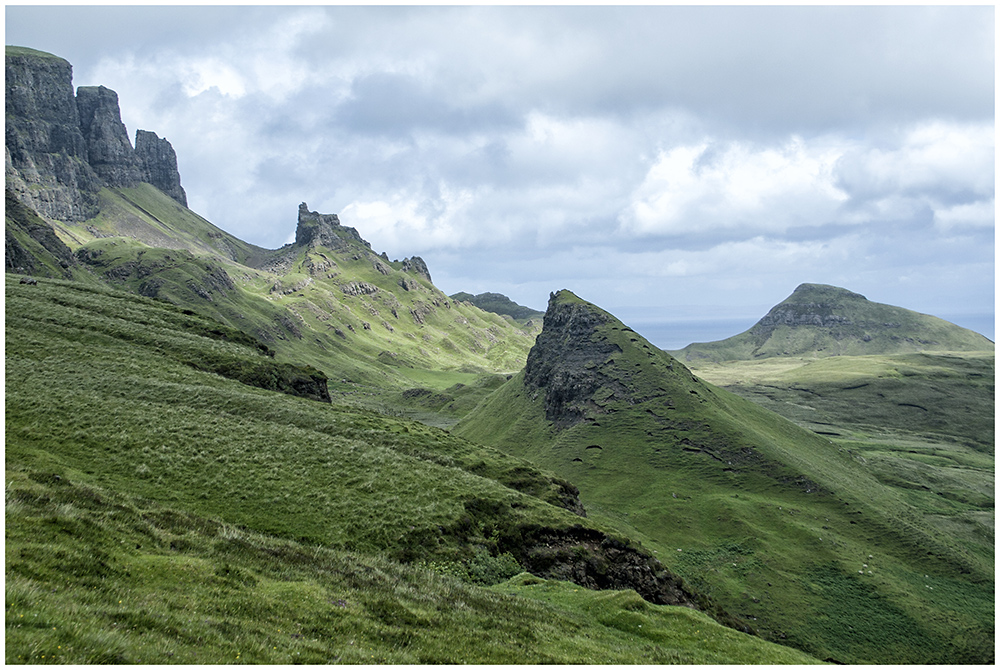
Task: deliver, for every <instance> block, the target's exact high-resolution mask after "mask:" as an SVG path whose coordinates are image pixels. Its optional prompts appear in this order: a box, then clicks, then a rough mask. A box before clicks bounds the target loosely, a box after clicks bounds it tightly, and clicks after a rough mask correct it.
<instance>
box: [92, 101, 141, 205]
mask: <svg viewBox="0 0 1000 670" xmlns="http://www.w3.org/2000/svg"><path fill="white" fill-rule="evenodd" d="M76 108H77V111H78V112H79V115H80V130H81V131H82V132H83V138H84V140H86V142H87V162H88V163H90V167H92V168H93V169H94V172H96V173H97V175H98V176H99V177H100V178H101V179H103V180H104V183H106V184H107V185H108V186H132V185H133V184H135V183H136V182H139V181H141V179H140V177H141V172H140V169H139V161H138V160H136V157H135V152H134V151H133V150H132V143H131V142H129V139H128V131H127V130H126V129H125V124H124V123H122V119H121V111H120V109H119V107H118V94H117V93H115V92H114V91H112V90H111V89H108V88H104V87H103V86H81V87H80V88H78V89H77V91H76Z"/></svg>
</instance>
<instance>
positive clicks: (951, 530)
mask: <svg viewBox="0 0 1000 670" xmlns="http://www.w3.org/2000/svg"><path fill="white" fill-rule="evenodd" d="M695 372H696V373H697V374H698V375H699V376H701V377H702V378H704V379H706V380H708V381H711V382H713V383H716V384H719V385H723V386H726V387H727V388H728V389H729V390H732V391H733V392H735V393H738V394H740V395H742V396H744V397H746V398H748V399H750V400H753V401H754V402H756V403H758V404H760V405H762V406H764V407H767V408H768V409H771V410H772V411H775V412H778V413H780V414H782V415H783V416H785V417H786V418H788V419H791V420H792V421H795V422H796V423H798V424H799V425H802V426H804V427H806V428H809V429H811V430H814V431H816V432H818V433H821V434H823V435H826V436H829V437H830V438H831V439H833V440H834V441H835V442H836V443H837V444H839V445H841V446H843V447H845V448H849V449H852V450H854V451H856V452H857V453H858V454H859V456H860V457H861V458H863V459H864V460H865V463H866V464H867V466H868V469H869V470H870V471H871V472H872V473H873V474H874V475H875V477H877V478H878V479H879V481H881V482H882V483H884V484H887V485H890V486H893V487H894V488H896V489H897V490H898V491H899V492H900V493H901V495H903V496H904V497H905V498H906V500H907V501H908V503H909V504H911V505H912V506H913V507H914V508H915V509H917V510H919V511H921V512H922V513H923V515H924V519H925V521H926V522H927V523H930V524H933V525H935V526H937V527H938V528H939V529H940V530H941V531H942V532H945V533H948V534H950V535H952V536H955V537H958V538H961V539H962V541H963V542H964V543H965V544H966V545H967V546H969V547H975V548H976V550H977V551H978V552H980V553H981V554H982V555H983V556H988V557H992V556H993V546H994V539H995V535H994V528H995V526H994V514H993V510H994V504H995V488H994V478H995V469H994V407H995V405H994V382H993V378H994V357H993V354H992V353H985V352H984V353H975V352H973V353H925V354H900V355H895V356H838V357H831V358H825V359H819V360H816V359H780V360H779V359H767V360H762V361H752V362H749V361H746V362H744V361H729V362H726V363H722V364H707V365H704V366H699V367H698V368H696V369H695Z"/></svg>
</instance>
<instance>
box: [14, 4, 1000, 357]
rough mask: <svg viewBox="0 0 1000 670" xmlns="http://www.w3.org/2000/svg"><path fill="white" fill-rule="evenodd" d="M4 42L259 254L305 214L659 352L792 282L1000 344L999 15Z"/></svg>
mask: <svg viewBox="0 0 1000 670" xmlns="http://www.w3.org/2000/svg"><path fill="white" fill-rule="evenodd" d="M5 32H6V34H5V41H6V43H7V44H14V45H19V46H27V47H32V48H35V49H41V50H43V51H49V52H51V53H54V54H56V55H58V56H62V57H63V58H65V59H67V60H68V61H70V63H72V65H73V73H74V85H76V86H86V85H103V86H106V87H108V88H111V89H113V90H115V91H117V93H118V96H119V102H120V105H121V112H122V120H123V122H124V123H125V125H126V127H127V128H128V130H129V133H130V135H131V136H132V137H133V138H134V136H135V131H136V130H137V129H144V130H151V131H153V132H155V133H157V134H158V135H159V136H160V137H166V138H167V139H168V140H169V141H170V142H171V144H172V145H173V147H174V149H175V150H176V152H177V156H178V165H179V169H180V173H181V184H182V186H183V187H184V189H185V190H186V192H187V197H188V204H189V207H190V208H191V209H193V210H194V211H195V212H197V213H199V214H201V215H202V216H204V217H205V218H207V219H208V220H210V221H212V222H213V223H214V224H216V225H218V226H219V227H221V228H223V229H224V230H227V231H228V232H230V233H233V234H234V235H236V236H238V237H240V238H241V239H244V240H246V241H248V242H252V243H254V244H257V245H259V246H262V247H266V248H277V247H280V246H281V245H283V244H286V243H288V242H290V241H292V240H293V239H294V234H295V225H296V217H297V211H298V205H299V203H301V202H306V203H307V204H308V206H309V209H311V210H316V211H319V212H321V213H325V214H326V213H336V214H338V215H339V216H340V220H341V223H342V224H344V225H347V226H352V227H355V228H357V230H358V231H359V233H360V234H361V236H362V237H363V238H364V239H366V240H368V241H369V242H370V243H371V245H372V248H373V249H374V250H375V251H377V252H382V251H385V252H386V253H387V254H388V255H389V257H390V258H391V259H402V258H404V257H407V256H414V255H416V256H420V257H422V258H423V259H424V260H425V261H426V263H427V265H428V267H429V269H430V272H431V275H432V277H433V280H434V283H435V285H437V286H438V288H440V289H441V290H443V291H445V292H446V293H449V294H451V293H455V292H458V291H466V292H469V293H474V294H475V293H481V292H484V291H492V292H499V293H503V294H505V295H507V296H509V297H510V298H511V299H513V300H515V301H516V302H518V303H520V304H523V305H527V306H530V307H533V308H535V309H540V310H544V309H545V305H546V303H547V300H548V297H549V293H550V292H553V291H557V290H559V289H564V288H565V289H570V290H571V291H573V292H574V293H576V294H577V295H579V296H580V297H581V298H584V299H586V300H589V301H591V302H593V303H595V304H597V305H599V306H600V307H602V308H604V309H605V310H607V311H609V312H611V313H612V314H615V315H616V316H618V317H619V318H620V319H622V320H623V321H625V322H626V323H627V324H629V325H631V326H633V327H634V328H636V330H638V331H639V332H640V333H643V332H644V331H643V328H646V329H647V332H649V333H654V332H655V333H656V335H655V337H653V336H651V335H647V337H649V339H651V340H652V341H653V342H654V344H657V345H658V346H661V347H663V348H677V347H680V346H683V345H684V344H686V343H688V342H690V341H708V340H716V339H721V338H723V337H727V336H729V335H735V334H736V333H738V332H741V331H742V330H745V329H746V328H748V327H749V326H750V325H752V324H753V323H754V322H755V321H756V320H757V319H759V318H760V317H761V316H763V315H764V314H765V313H766V312H767V310H768V309H769V308H770V307H771V306H773V305H774V304H776V303H778V302H780V301H781V300H783V299H784V298H786V297H787V296H788V295H789V294H790V293H791V292H792V291H793V290H794V289H795V287H796V286H798V285H799V284H801V283H804V282H812V283H824V284H833V285H835V286H841V287H843V288H847V289H849V290H851V291H854V292H857V293H862V294H864V295H865V296H867V297H868V299H869V300H873V301H876V302H881V303H888V304H892V305H898V306H901V307H906V308H908V309H913V310H916V311H920V312H924V313H929V314H934V315H937V316H941V317H943V318H947V319H949V320H951V321H954V322H956V323H959V324H960V325H964V326H966V327H971V328H974V329H975V330H978V331H979V332H982V333H984V334H985V335H987V336H988V337H990V338H991V339H993V337H994V305H995V233H994V221H995V204H994V203H995V152H994V134H995V132H994V100H995V91H994V83H995V74H994V67H995V66H994V54H995V43H994V40H995V16H994V8H993V7H992V6H990V5H985V6H966V7H953V6H943V7H932V6H905V7H904V6H880V7H874V6H825V7H812V6H766V7H764V6H725V7H721V6H717V7H708V6H632V7H619V6H546V7H542V6H489V7H486V6H436V7H424V6H393V7H385V6H308V5H307V6H284V5H283V6H241V7H234V6H215V7H202V6H197V5H195V6H158V7H152V6H114V5H112V6H41V5H35V6H32V5H27V6H18V5H9V4H8V5H6V7H5ZM644 334H645V333H644Z"/></svg>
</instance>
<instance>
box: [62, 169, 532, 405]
mask: <svg viewBox="0 0 1000 670" xmlns="http://www.w3.org/2000/svg"><path fill="white" fill-rule="evenodd" d="M101 207H102V211H101V214H100V215H99V216H98V217H97V218H95V219H93V220H91V221H88V222H85V223H84V224H80V225H73V226H70V225H62V224H61V225H58V226H57V232H58V233H59V234H60V236H61V237H62V239H63V240H64V241H66V243H67V244H69V245H70V246H71V247H73V248H74V250H80V249H82V252H81V253H85V254H86V255H87V256H88V257H89V258H90V259H91V263H92V269H93V270H94V271H95V272H96V273H97V274H99V275H100V276H102V277H103V278H105V279H106V281H108V282H109V283H111V284H112V285H115V286H119V287H121V288H125V289H127V290H131V291H133V292H137V293H141V294H144V295H155V296H156V297H159V298H161V299H165V300H168V301H170V302H173V303H174V304H177V305H181V306H183V307H186V308H188V309H191V310H193V311H196V312H198V313H199V314H204V315H206V316H210V317H212V318H214V319H216V320H219V321H221V322H222V323H225V324H227V325H230V326H233V327H235V328H239V329H240V330H243V331H244V332H247V333H250V334H252V335H254V336H256V337H258V338H259V339H261V340H262V341H264V342H266V343H267V344H268V345H269V346H271V347H272V348H273V349H275V350H276V351H277V355H278V358H279V360H281V359H284V360H289V361H296V362H300V363H305V364H309V365H312V366H314V367H316V368H318V369H320V370H323V371H324V372H325V373H326V374H327V375H328V376H329V377H330V378H331V379H332V380H335V383H334V384H333V385H332V388H331V390H332V391H334V392H342V393H343V394H345V395H346V396H349V397H352V398H354V399H355V401H356V402H359V403H361V404H366V405H369V406H380V407H384V406H385V405H386V403H387V402H390V403H392V404H398V403H400V402H402V401H404V400H405V399H404V398H402V397H401V395H400V394H401V392H402V391H403V390H405V389H408V388H412V387H421V388H428V389H430V390H434V391H438V390H443V389H445V388H447V387H450V386H453V385H454V384H456V383H462V384H464V385H465V386H467V387H469V388H471V389H475V388H476V387H477V385H478V384H479V381H478V379H479V377H480V376H481V375H483V374H495V373H503V372H506V373H510V372H513V371H516V370H517V369H519V368H520V367H521V365H523V362H524V358H525V356H526V355H527V351H528V349H529V348H530V346H531V343H532V341H533V338H534V335H535V333H537V327H536V328H535V329H534V330H532V329H531V328H527V329H526V328H524V327H521V326H518V325H517V324H515V323H512V322H511V321H509V320H507V319H504V318H503V317H501V316H499V315H496V314H492V313H488V312H484V311H482V310H480V309H478V308H476V307H474V306H471V305H467V304H462V303H457V302H454V301H451V300H450V299H449V298H448V297H447V296H445V295H444V294H442V293H441V292H440V291H438V290H437V289H436V288H435V287H434V286H433V285H432V284H431V283H430V282H427V281H426V280H423V279H421V278H418V277H415V276H413V275H410V274H407V273H404V272H402V271H401V269H400V268H401V264H399V263H392V262H389V261H385V260H383V259H381V258H380V257H379V256H377V255H376V254H374V253H373V252H372V251H371V250H370V249H369V248H367V247H366V246H365V245H363V244H361V243H358V242H356V241H353V240H352V241H350V242H349V244H347V245H346V246H345V248H343V249H339V250H330V249H326V248H323V247H312V248H309V249H306V248H300V249H294V248H292V249H291V250H289V249H288V248H285V249H282V250H277V251H267V250H263V249H260V248H258V247H254V246H253V245H249V244H246V243H244V242H241V241H240V240H238V239H236V238H234V237H232V236H231V235H229V234H228V233H225V232H223V231H221V230H219V229H218V228H216V227H214V226H212V225H211V224H210V223H209V222H207V221H205V220H204V219H202V218H201V217H199V216H197V215H196V214H194V213H193V212H191V211H190V210H187V209H186V208H183V207H181V206H180V205H178V204H177V203H176V202H174V201H173V200H171V199H170V198H168V197H167V196H165V195H163V194H162V193H160V192H159V191H158V190H157V189H155V188H153V187H150V186H149V185H146V184H141V185H139V186H137V187H135V188H128V189H105V190H103V191H102V192H101ZM94 230H97V231H99V232H100V233H101V234H102V235H112V237H105V238H98V237H95V235H94V233H93V231H94ZM150 245H159V246H158V247H157V246H150ZM279 257H281V258H282V260H283V263H281V264H280V265H281V267H282V269H281V270H280V271H278V272H274V271H268V270H267V269H263V268H264V267H267V266H268V263H267V261H268V259H275V258H279ZM247 264H249V265H247ZM376 264H378V265H380V266H381V267H382V269H383V270H385V271H388V274H384V273H383V272H380V271H379V270H378V269H377V268H376ZM251 266H253V267H251ZM222 274H224V275H225V277H226V278H228V280H229V281H231V283H232V286H228V285H226V282H225V281H220V280H219V278H220V276H221V275H222ZM404 279H405V280H406V281H407V282H408V286H409V290H404V289H403V288H402V287H401V285H400V281H401V280H404ZM357 282H363V283H365V284H367V285H370V286H374V287H376V289H377V291H376V292H375V293H373V294H361V295H351V294H348V293H345V292H344V291H343V290H342V287H343V286H347V285H349V284H351V283H357ZM366 324H367V326H366ZM339 380H344V381H343V383H339ZM468 393H470V391H469V390H468V389H467V390H466V394H468ZM482 395H484V393H477V394H476V395H475V398H476V399H478V398H479V397H481V396H482ZM415 411H419V408H417V409H416V410H415ZM447 422H448V421H446V423H447Z"/></svg>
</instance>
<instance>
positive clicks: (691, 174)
mask: <svg viewBox="0 0 1000 670" xmlns="http://www.w3.org/2000/svg"><path fill="white" fill-rule="evenodd" d="M840 151H842V149H840V148H839V147H837V146H835V145H834V146H830V145H829V144H828V143H827V142H826V141H817V142H813V143H807V142H806V141H805V140H803V139H802V138H799V137H792V138H791V139H789V140H788V141H786V142H785V143H784V144H781V145H777V146H760V145H755V144H750V143H747V142H739V141H732V142H726V143H723V142H718V141H707V140H706V141H702V142H699V143H697V144H691V145H682V146H676V147H672V148H669V149H666V150H663V151H661V152H660V154H659V157H658V159H657V160H656V162H655V163H654V164H653V166H652V167H651V168H650V170H649V172H648V174H647V175H646V178H645V179H644V180H643V182H642V183H641V184H640V185H639V186H638V187H637V188H636V189H635V191H634V192H633V194H632V202H631V204H630V205H629V206H628V208H627V209H626V210H625V211H623V212H622V213H621V215H620V217H619V222H620V225H621V229H622V231H623V232H628V233H632V234H638V235H649V234H659V235H664V234H665V235H669V234H686V233H690V232H692V231H697V232H705V231H709V230H712V229H735V228H739V229H740V230H742V231H744V232H745V233H746V234H753V232H754V231H771V232H781V231H785V230H787V229H789V228H792V227H799V226H818V225H823V224H825V223H829V221H830V219H831V217H832V216H833V215H834V212H835V211H836V209H837V208H838V207H839V206H840V204H841V203H843V201H844V200H845V199H846V196H845V195H844V193H843V192H842V191H841V190H840V189H838V188H837V187H836V186H835V185H834V183H833V178H832V168H833V165H834V163H835V161H836V159H837V157H838V155H839V152H840Z"/></svg>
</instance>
